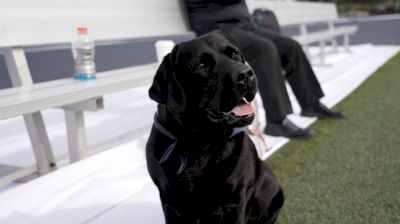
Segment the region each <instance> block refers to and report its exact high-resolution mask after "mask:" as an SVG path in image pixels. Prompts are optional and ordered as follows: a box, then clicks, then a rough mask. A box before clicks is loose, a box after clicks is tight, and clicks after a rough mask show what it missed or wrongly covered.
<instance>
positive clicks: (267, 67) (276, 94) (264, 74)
mask: <svg viewBox="0 0 400 224" xmlns="http://www.w3.org/2000/svg"><path fill="white" fill-rule="evenodd" d="M222 31H223V33H224V34H225V35H226V37H227V38H228V39H229V40H230V41H231V43H232V44H234V45H236V46H237V47H238V48H239V49H240V50H241V51H242V53H243V55H244V57H245V59H246V61H247V62H248V63H249V64H250V65H251V67H252V68H253V70H254V72H255V74H256V76H257V79H258V89H259V92H260V95H261V98H262V100H263V104H264V107H265V111H266V116H267V120H268V121H269V122H278V121H281V120H283V119H284V118H285V117H286V115H288V114H290V113H292V112H293V111H292V107H291V104H290V100H289V96H288V94H287V91H286V86H285V81H284V77H283V76H282V68H281V65H280V59H279V55H278V51H277V49H276V47H275V45H274V44H273V43H272V42H271V41H269V40H267V39H264V38H261V37H258V36H256V35H254V34H253V33H251V32H248V31H245V30H242V29H238V28H233V27H230V28H225V29H222Z"/></svg>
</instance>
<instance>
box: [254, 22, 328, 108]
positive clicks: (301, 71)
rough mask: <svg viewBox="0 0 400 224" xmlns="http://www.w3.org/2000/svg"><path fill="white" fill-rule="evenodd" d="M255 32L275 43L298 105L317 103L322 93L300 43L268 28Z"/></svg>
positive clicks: (306, 105)
mask: <svg viewBox="0 0 400 224" xmlns="http://www.w3.org/2000/svg"><path fill="white" fill-rule="evenodd" d="M257 34H258V35H260V36H263V37H265V38H267V39H269V40H271V41H272V42H273V43H274V44H275V45H276V47H277V49H278V52H279V56H280V58H281V64H282V67H283V69H284V71H285V73H286V74H285V75H286V77H287V80H288V82H289V84H290V87H291V88H292V90H293V92H294V94H295V96H296V98H297V101H298V102H299V104H300V106H301V107H302V108H307V107H309V106H310V105H314V104H316V103H318V102H319V99H320V98H322V97H323V96H324V93H323V91H322V89H321V86H320V84H319V82H318V79H317V77H316V76H315V73H314V71H313V69H312V67H311V65H310V62H309V61H308V59H307V57H306V55H305V54H304V52H303V49H302V47H301V45H300V44H299V43H298V42H297V41H295V40H293V39H291V38H288V37H285V36H282V35H280V34H278V33H274V32H271V31H269V30H265V29H259V30H258V31H257Z"/></svg>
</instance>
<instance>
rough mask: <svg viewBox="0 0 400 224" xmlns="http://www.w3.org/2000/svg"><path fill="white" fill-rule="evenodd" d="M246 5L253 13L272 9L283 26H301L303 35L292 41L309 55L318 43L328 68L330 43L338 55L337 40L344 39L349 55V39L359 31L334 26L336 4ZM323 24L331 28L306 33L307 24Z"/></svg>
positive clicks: (257, 0) (258, 1)
mask: <svg viewBox="0 0 400 224" xmlns="http://www.w3.org/2000/svg"><path fill="white" fill-rule="evenodd" d="M247 4H248V7H249V10H250V11H253V10H255V9H257V8H267V9H269V10H272V11H273V12H274V13H275V14H276V16H277V19H278V22H279V24H280V25H283V26H284V25H299V28H300V34H299V35H295V36H292V38H293V39H295V40H297V41H298V42H299V43H300V44H301V45H302V46H303V48H304V49H305V52H306V53H307V54H308V47H309V45H310V44H313V43H319V46H320V53H319V57H320V64H321V65H325V53H326V52H325V46H326V43H331V45H332V47H333V50H334V52H336V51H337V38H338V37H343V46H344V49H345V50H346V51H348V52H350V47H349V45H350V38H349V36H350V35H352V34H354V33H356V32H357V30H358V27H357V26H350V25H346V26H339V27H335V25H334V22H335V21H337V20H338V11H337V7H336V4H334V3H321V2H318V3H315V2H282V1H268V0H247ZM321 22H323V23H327V25H328V29H324V30H319V31H314V32H308V31H307V24H310V23H321Z"/></svg>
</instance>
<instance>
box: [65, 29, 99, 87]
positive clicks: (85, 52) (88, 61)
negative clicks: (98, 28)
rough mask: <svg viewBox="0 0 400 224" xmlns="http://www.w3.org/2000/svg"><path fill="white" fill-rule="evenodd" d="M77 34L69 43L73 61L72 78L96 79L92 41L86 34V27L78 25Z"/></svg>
mask: <svg viewBox="0 0 400 224" xmlns="http://www.w3.org/2000/svg"><path fill="white" fill-rule="evenodd" d="M77 31H78V36H77V38H76V40H75V41H74V42H72V44H71V49H72V56H73V58H74V61H75V71H74V79H76V80H91V79H96V66H95V64H94V42H93V40H92V39H90V37H89V35H88V30H87V28H86V27H78V28H77Z"/></svg>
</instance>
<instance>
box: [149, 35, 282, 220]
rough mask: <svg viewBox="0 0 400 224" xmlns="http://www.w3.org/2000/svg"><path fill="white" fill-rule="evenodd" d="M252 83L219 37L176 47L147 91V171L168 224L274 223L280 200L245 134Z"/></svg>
mask: <svg viewBox="0 0 400 224" xmlns="http://www.w3.org/2000/svg"><path fill="white" fill-rule="evenodd" d="M256 87H257V80H256V77H255V75H254V74H253V71H252V70H251V69H250V68H249V67H248V66H247V65H246V64H245V61H244V58H243V56H242V54H241V53H240V51H239V50H238V49H237V48H236V47H235V46H233V45H232V44H230V43H229V42H228V40H227V39H225V37H223V36H222V35H221V34H220V33H219V32H216V31H214V32H212V33H210V34H208V35H204V36H202V37H199V38H198V39H195V40H192V41H188V42H185V43H181V44H179V45H177V46H175V48H174V49H173V50H172V52H171V53H170V54H168V55H167V56H166V57H165V58H164V60H163V62H162V64H161V65H160V67H159V69H158V71H157V74H156V76H155V78H154V82H153V85H152V86H151V88H150V90H149V94H150V97H151V98H152V99H153V100H155V101H157V102H158V103H159V105H158V111H157V113H156V116H155V121H154V125H153V128H152V131H151V134H150V137H149V140H148V142H147V146H146V150H147V153H146V154H147V166H148V170H149V173H150V175H151V177H152V179H153V181H154V183H155V184H156V185H157V187H158V189H159V192H160V197H161V201H162V206H163V210H164V215H165V219H166V223H167V224H192V223H193V224H194V223H201V224H214V223H226V224H244V223H257V224H266V223H274V222H275V220H276V218H277V215H278V212H279V209H280V208H281V207H282V205H283V201H284V198H283V192H282V189H281V187H280V185H279V183H278V182H277V180H276V178H275V176H274V174H273V172H272V171H271V169H270V168H269V167H268V166H267V165H266V164H265V163H264V162H262V161H261V160H259V159H258V157H257V152H256V149H255V147H254V145H253V143H252V142H251V140H250V139H249V137H248V136H247V134H246V133H245V132H244V131H243V129H244V128H243V126H246V125H248V124H250V123H251V121H252V120H253V118H254V114H253V111H252V107H251V105H250V103H249V102H251V101H252V100H253V98H254V96H255V94H256V89H257V88H256Z"/></svg>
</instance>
